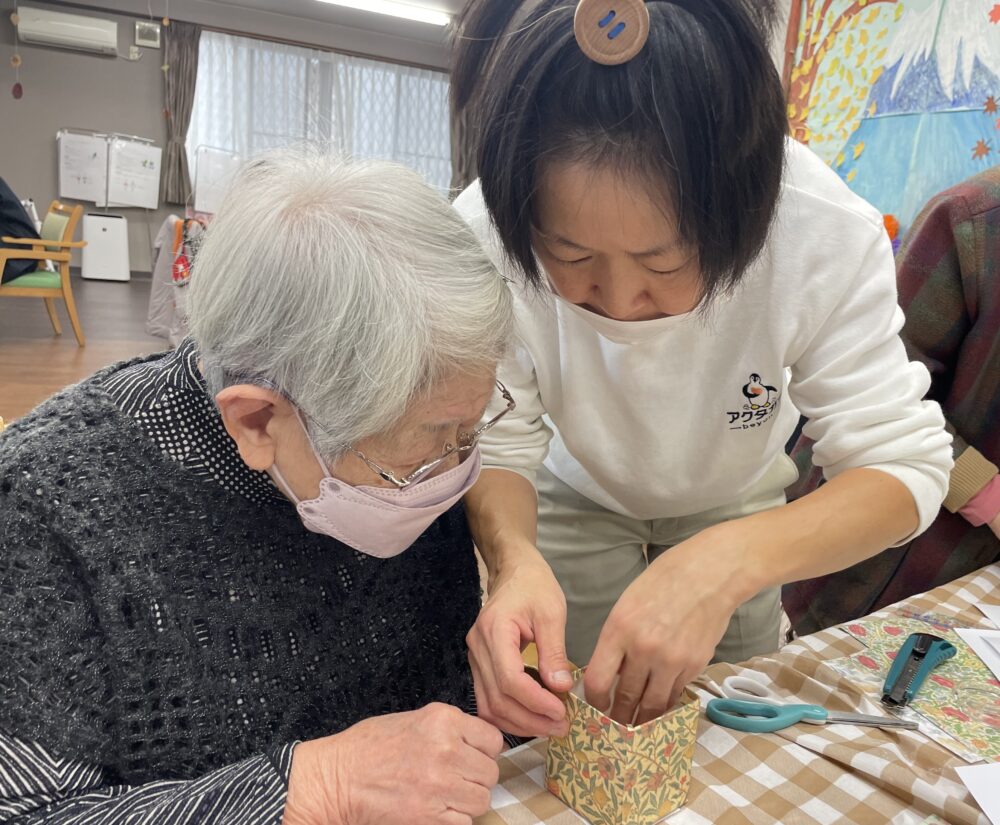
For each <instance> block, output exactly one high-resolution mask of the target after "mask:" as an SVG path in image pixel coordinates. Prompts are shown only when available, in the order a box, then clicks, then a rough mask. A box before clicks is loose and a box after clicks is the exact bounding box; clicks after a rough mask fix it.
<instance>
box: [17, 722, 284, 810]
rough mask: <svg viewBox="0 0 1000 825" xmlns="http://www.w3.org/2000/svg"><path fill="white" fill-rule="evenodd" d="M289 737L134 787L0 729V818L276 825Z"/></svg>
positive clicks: (101, 770)
mask: <svg viewBox="0 0 1000 825" xmlns="http://www.w3.org/2000/svg"><path fill="white" fill-rule="evenodd" d="M293 748H294V744H288V745H284V746H282V747H280V748H276V749H274V750H273V751H272V752H270V753H268V754H262V755H260V756H254V757H252V758H250V759H246V760H244V761H243V762H239V763H237V764H235V765H227V766H226V767H224V768H220V769H218V770H215V771H212V772H211V773H209V774H206V775H205V776H203V777H201V778H199V779H195V780H191V781H169V780H167V781H161V782H150V783H147V784H145V785H140V786H137V787H129V786H126V785H116V784H113V783H111V782H109V781H108V778H107V776H106V774H105V772H104V770H103V769H102V768H101V767H100V766H99V765H90V764H87V763H86V762H82V761H75V760H71V759H60V758H59V757H58V756H56V755H53V754H52V753H50V752H49V751H48V750H46V749H45V748H43V747H42V746H41V745H39V744H37V743H34V742H26V741H24V740H21V739H18V738H16V737H13V736H8V735H5V734H3V733H0V822H4V823H11V825H42V823H45V825H50V824H51V825H57V824H58V825H126V824H127V825H147V824H148V825H152V824H153V823H156V825H181V823H185V824H186V823H192V824H193V823H199V825H272V823H273V825H280V822H281V819H282V815H283V813H284V808H285V799H286V796H287V791H288V774H289V771H290V770H291V762H292V750H293Z"/></svg>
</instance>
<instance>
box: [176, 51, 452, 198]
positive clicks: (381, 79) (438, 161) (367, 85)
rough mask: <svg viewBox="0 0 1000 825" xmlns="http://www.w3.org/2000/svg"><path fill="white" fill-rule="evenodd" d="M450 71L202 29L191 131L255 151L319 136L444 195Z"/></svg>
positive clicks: (192, 140)
mask: <svg viewBox="0 0 1000 825" xmlns="http://www.w3.org/2000/svg"><path fill="white" fill-rule="evenodd" d="M449 132H450V130H449V114H448V76H447V75H446V74H444V73H443V72H435V71H430V70H427V69H414V68H410V67H408V66H399V65H396V64H393V63H384V62H381V61H377V60H366V59H363V58H358V57H348V56H346V55H340V54H334V53H332V52H324V51H319V50H316V49H306V48H302V47H300V46H288V45H284V44H281V43H272V42H269V41H265V40H255V39H252V38H247V37H234V36H233V35H228V34H221V33H219V32H208V31H206V32H203V33H202V36H201V42H200V45H199V52H198V84H197V88H196V90H195V98H194V109H193V112H192V115H191V125H190V128H189V129H188V135H187V150H188V157H189V159H190V166H191V174H192V177H194V174H195V153H196V151H197V149H198V147H199V146H210V147H213V148H216V149H224V150H227V151H230V152H235V153H237V154H238V155H240V157H243V158H248V157H252V156H253V155H255V154H258V153H259V152H263V151H265V150H267V149H273V148H277V147H280V146H287V145H289V144H294V143H300V142H302V141H317V142H321V143H324V144H329V145H330V146H332V147H334V148H337V149H340V150H342V151H344V152H347V153H348V154H350V155H352V156H354V157H360V158H383V159H387V160H395V161H399V162H400V163H404V164H406V165H408V166H410V167H412V168H414V169H416V170H417V171H418V172H420V173H422V174H423V175H424V177H425V178H426V179H427V180H428V181H429V182H430V184H431V185H432V186H435V187H437V188H438V189H440V190H441V191H442V192H447V190H448V186H449V184H450V181H451V151H450V139H449Z"/></svg>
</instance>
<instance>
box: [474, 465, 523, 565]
mask: <svg viewBox="0 0 1000 825" xmlns="http://www.w3.org/2000/svg"><path fill="white" fill-rule="evenodd" d="M465 508H466V512H467V513H468V516H469V526H470V527H471V529H472V536H473V538H474V540H475V542H476V546H477V547H478V548H479V552H480V553H481V554H482V557H483V561H484V562H485V563H486V569H487V570H488V572H489V575H490V582H491V583H492V582H493V581H495V579H496V577H497V576H498V575H500V574H501V572H502V571H503V570H504V568H509V567H512V566H515V565H517V564H521V563H525V562H529V561H532V562H533V561H540V560H541V556H540V555H539V553H538V550H537V549H536V548H535V540H536V535H537V526H538V496H537V494H536V493H535V488H534V486H533V485H532V484H531V482H530V481H528V479H526V478H525V477H524V476H522V475H519V474H518V473H515V472H513V471H510V470H502V469H498V468H492V467H491V468H486V469H484V470H483V471H482V474H481V475H480V476H479V481H477V482H476V484H475V486H473V488H472V489H471V490H470V491H469V492H468V493H467V494H466V496H465Z"/></svg>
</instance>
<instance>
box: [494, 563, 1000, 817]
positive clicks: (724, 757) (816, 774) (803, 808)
mask: <svg viewBox="0 0 1000 825" xmlns="http://www.w3.org/2000/svg"><path fill="white" fill-rule="evenodd" d="M977 603H1000V565H990V566H989V567H985V568H983V569H982V570H979V571H977V572H976V573H972V574H970V575H968V576H965V577H964V578H961V579H958V580H957V581H954V582H952V583H951V584H947V585H944V586H943V587H939V588H936V589H935V590H932V591H930V592H928V593H925V594H922V595H919V596H914V597H913V598H911V599H907V600H906V601H904V602H901V603H899V604H898V605H893V606H892V607H889V608H886V609H885V610H882V611H879V612H878V613H875V614H873V615H874V616H888V615H893V614H894V613H898V612H899V611H900V610H901V609H903V608H906V609H909V610H912V611H917V612H921V613H931V612H933V613H937V614H939V615H945V616H953V617H955V619H956V620H957V622H958V623H960V624H965V625H968V626H970V627H972V626H976V625H980V624H983V616H982V614H981V613H980V612H979V611H978V610H977V609H976V608H975V605H976V604H977ZM862 649H863V648H862V646H861V644H860V642H858V641H856V640H855V639H853V638H852V637H850V636H848V635H847V634H846V633H844V632H843V631H840V630H837V629H830V630H824V631H822V632H820V633H816V634H813V635H812V636H806V637H803V638H801V639H798V640H796V641H795V642H793V643H792V644H789V645H787V646H785V647H784V648H782V650H781V651H780V652H779V653H775V654H773V655H771V656H761V657H758V658H756V659H753V660H751V661H750V662H748V663H746V665H745V666H741V665H729V664H718V665H713V666H711V667H710V668H708V670H707V671H705V673H704V674H703V675H702V676H701V677H700V678H699V679H698V680H697V681H696V682H695V683H694V684H693V685H692V687H693V688H694V689H695V690H696V691H697V692H698V694H699V696H700V697H701V699H702V706H703V707H704V704H705V703H706V702H707V701H708V700H709V699H712V698H714V697H717V696H721V695H722V690H721V683H722V680H723V679H724V678H725V677H727V676H730V675H733V674H738V673H741V672H742V671H743V670H744V669H746V668H753V669H754V670H757V671H761V672H763V673H766V674H767V675H768V676H769V677H770V678H771V680H772V682H773V686H774V687H775V689H777V690H778V692H779V693H782V694H783V695H785V696H786V697H787V698H788V699H789V700H794V701H799V702H806V703H814V704H819V705H823V706H824V707H826V708H828V709H830V710H838V711H853V712H858V713H875V714H879V713H882V711H881V710H880V708H879V707H877V703H875V702H873V701H872V700H871V699H870V698H869V697H868V696H866V695H865V694H864V693H863V692H862V691H861V690H860V689H859V688H857V687H856V686H855V685H854V684H852V683H851V682H850V681H848V680H847V679H845V678H844V677H842V676H841V675H840V674H839V673H837V672H836V671H835V670H833V669H832V668H830V667H827V666H826V665H825V664H824V662H825V661H827V660H830V659H836V658H839V657H842V656H848V655H851V654H853V653H857V652H859V651H860V650H862ZM964 764H965V763H964V762H962V761H961V760H960V759H959V758H958V757H956V756H954V755H953V754H951V753H950V752H949V751H947V750H946V749H945V748H943V747H941V746H940V745H938V744H937V743H935V742H932V741H931V740H929V739H928V738H927V737H925V736H923V735H922V734H920V733H918V732H916V731H906V730H898V731H892V732H890V731H884V730H882V729H880V728H862V727H856V726H852V725H827V726H823V727H819V726H812V725H796V726H793V727H791V728H786V729H785V730H783V731H779V732H778V733H767V734H759V733H758V734H752V733H740V732H739V731H734V730H729V729H728V728H723V727H720V726H718V725H714V724H712V723H711V722H709V721H708V719H707V718H706V717H705V716H704V713H703V715H702V717H701V719H700V720H699V723H698V745H697V748H696V750H695V754H694V767H693V770H692V776H691V793H690V796H689V797H688V801H687V804H686V805H685V806H684V807H683V808H682V809H680V810H679V811H677V812H675V813H674V814H672V815H671V816H669V817H667V819H666V820H665V822H669V825H710V824H711V823H718V824H719V825H742V823H752V825H758V823H782V825H806V824H807V823H809V824H811V823H822V825H831V823H857V824H858V825H868V823H872V825H884V824H885V823H900V825H908V824H909V823H913V825H920V823H925V822H945V823H950V825H989V820H988V819H987V818H986V816H985V815H984V814H983V813H982V812H981V811H980V809H979V807H978V806H977V805H976V803H975V801H974V800H973V799H972V796H971V795H970V794H969V792H968V791H967V790H966V788H965V786H964V785H963V784H962V782H961V780H960V779H959V778H958V775H957V774H956V773H955V768H956V767H957V766H960V765H964ZM544 782H545V742H544V740H538V741H535V742H531V743H529V744H527V745H523V746H521V747H520V748H516V749H514V750H511V751H508V752H507V753H505V754H504V755H503V756H501V757H500V784H499V785H498V786H497V787H496V788H495V789H494V791H493V802H492V806H491V807H492V810H491V811H490V812H489V813H487V814H486V815H484V816H482V817H479V818H478V819H476V820H475V823H476V825H579V823H581V822H583V821H584V820H582V819H581V818H580V817H579V816H577V815H576V814H574V813H573V812H572V811H570V810H568V809H567V808H566V806H565V805H564V804H563V803H562V802H561V801H560V800H559V799H557V798H556V797H554V796H552V795H551V794H549V793H548V792H547V791H546V790H545V787H544Z"/></svg>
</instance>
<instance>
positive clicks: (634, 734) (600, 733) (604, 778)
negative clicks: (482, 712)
mask: <svg viewBox="0 0 1000 825" xmlns="http://www.w3.org/2000/svg"><path fill="white" fill-rule="evenodd" d="M574 679H575V680H576V687H574V688H573V690H572V691H571V692H570V693H567V694H566V695H565V696H564V697H563V701H564V703H565V704H566V709H567V713H568V717H569V720H570V730H569V734H568V735H567V736H564V737H561V738H552V739H550V740H549V750H548V756H547V758H546V765H545V768H546V784H547V787H548V789H549V791H550V792H551V793H553V794H555V795H556V796H558V797H559V798H560V799H562V801H563V802H565V803H566V804H567V805H569V806H570V807H571V808H573V809H574V810H575V811H576V812H577V813H579V814H580V815H581V816H582V817H584V818H585V819H587V820H589V821H590V822H591V823H593V825H626V824H627V825H652V823H654V822H658V821H659V820H660V819H662V818H663V817H665V816H666V815H667V814H669V813H671V812H672V811H675V810H677V808H679V807H681V806H682V805H683V804H684V803H685V801H686V800H687V795H688V789H689V787H690V785H691V760H692V757H693V756H694V745H695V737H696V735H697V732H698V715H699V713H700V711H701V703H700V701H699V700H698V697H697V696H695V695H694V694H693V693H691V692H690V691H687V690H685V691H684V694H683V695H682V696H681V699H680V702H679V703H678V704H677V706H676V707H675V708H674V709H673V710H671V711H670V712H669V713H666V714H664V715H663V716H661V717H659V718H658V719H654V720H652V721H651V722H646V723H645V724H643V725H635V726H632V725H622V724H619V723H618V722H615V721H614V720H613V719H610V718H609V717H607V716H605V715H604V714H603V713H601V712H600V711H599V710H597V709H596V708H593V707H591V706H590V705H588V704H587V702H586V701H585V700H584V698H583V672H582V671H577V672H576V673H575V674H574Z"/></svg>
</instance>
